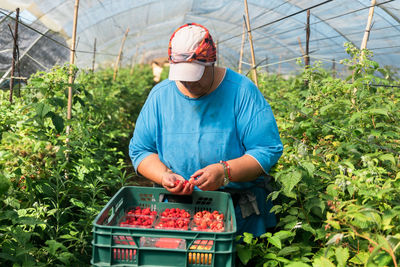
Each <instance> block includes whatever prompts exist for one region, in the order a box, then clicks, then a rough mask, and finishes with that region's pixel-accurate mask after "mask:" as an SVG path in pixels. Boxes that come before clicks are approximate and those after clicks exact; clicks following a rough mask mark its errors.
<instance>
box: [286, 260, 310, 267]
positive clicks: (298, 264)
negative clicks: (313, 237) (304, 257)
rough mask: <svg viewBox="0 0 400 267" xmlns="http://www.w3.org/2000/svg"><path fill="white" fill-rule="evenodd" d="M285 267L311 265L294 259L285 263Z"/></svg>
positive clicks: (307, 266)
mask: <svg viewBox="0 0 400 267" xmlns="http://www.w3.org/2000/svg"><path fill="white" fill-rule="evenodd" d="M285 267H311V266H310V265H308V264H307V263H304V262H299V261H295V262H291V263H289V264H288V265H285Z"/></svg>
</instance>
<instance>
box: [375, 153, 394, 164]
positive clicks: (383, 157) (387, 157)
mask: <svg viewBox="0 0 400 267" xmlns="http://www.w3.org/2000/svg"><path fill="white" fill-rule="evenodd" d="M379 159H380V160H381V161H385V160H387V161H389V162H390V163H392V165H393V166H396V160H395V158H394V156H393V155H392V154H384V155H381V156H379Z"/></svg>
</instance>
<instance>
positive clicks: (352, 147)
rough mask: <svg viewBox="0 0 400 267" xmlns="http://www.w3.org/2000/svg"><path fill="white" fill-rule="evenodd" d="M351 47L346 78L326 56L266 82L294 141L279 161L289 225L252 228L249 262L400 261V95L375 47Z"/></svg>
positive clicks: (282, 215)
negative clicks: (324, 64) (258, 231)
mask: <svg viewBox="0 0 400 267" xmlns="http://www.w3.org/2000/svg"><path fill="white" fill-rule="evenodd" d="M347 50H348V52H349V54H350V56H351V59H350V60H347V61H345V62H344V63H345V64H347V65H349V67H350V69H351V70H353V75H352V76H350V77H349V78H348V79H346V80H341V79H335V78H333V77H331V76H330V75H329V74H328V73H327V72H326V71H324V70H322V69H320V68H319V66H318V64H317V65H316V66H314V67H311V68H308V69H305V70H304V73H303V74H302V75H300V76H298V77H295V78H292V79H288V80H284V79H282V78H280V77H278V76H274V75H272V76H265V77H263V78H262V79H261V81H260V84H261V85H260V90H261V91H262V92H263V93H264V95H265V96H266V97H267V99H268V100H269V102H270V104H271V106H272V108H273V110H274V112H275V115H276V119H277V123H278V127H279V129H280V134H281V138H282V141H283V143H284V154H283V156H282V158H281V159H280V161H279V162H278V164H277V165H276V166H275V169H274V170H273V176H274V177H275V180H276V183H277V185H279V187H278V189H277V190H276V191H275V192H273V193H271V194H270V196H269V197H270V198H271V199H273V200H274V201H275V203H276V205H275V206H274V208H273V211H274V212H275V213H277V215H278V216H279V224H278V227H277V229H276V231H277V232H276V233H274V234H272V233H266V234H265V235H263V236H261V237H260V238H257V239H256V238H253V237H252V236H251V235H248V234H246V235H245V238H244V243H243V244H241V245H239V246H238V252H239V257H240V258H241V260H242V262H243V263H245V264H246V263H251V264H250V265H252V266H254V265H257V266H261V265H263V266H311V265H312V266H315V267H317V266H359V265H365V266H397V265H398V263H399V258H400V249H399V247H400V207H399V203H400V172H399V169H400V163H399V161H400V158H399V155H400V146H399V144H400V141H399V138H398V133H399V132H400V126H399V124H398V122H399V121H400V105H399V99H400V94H399V91H398V89H394V88H393V87H383V86H384V85H389V82H388V80H386V79H385V78H381V77H382V76H383V77H385V76H386V71H385V69H381V68H379V65H378V64H377V63H376V62H373V61H372V60H371V59H370V56H371V54H370V53H369V52H368V51H365V54H364V55H362V53H361V52H360V51H358V50H357V49H355V48H354V47H351V46H347ZM377 73H378V74H379V75H378V74H377ZM304 81H308V82H307V83H305V82H304ZM394 84H395V85H396V84H397V85H398V84H399V83H398V82H397V83H394ZM379 85H383V86H379Z"/></svg>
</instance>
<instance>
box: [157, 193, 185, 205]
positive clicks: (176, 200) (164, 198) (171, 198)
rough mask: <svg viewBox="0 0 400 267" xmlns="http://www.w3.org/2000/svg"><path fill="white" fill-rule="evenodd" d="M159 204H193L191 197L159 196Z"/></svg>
mask: <svg viewBox="0 0 400 267" xmlns="http://www.w3.org/2000/svg"><path fill="white" fill-rule="evenodd" d="M159 202H170V203H183V204H193V197H192V195H173V194H160V195H159Z"/></svg>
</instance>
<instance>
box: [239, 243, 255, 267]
mask: <svg viewBox="0 0 400 267" xmlns="http://www.w3.org/2000/svg"><path fill="white" fill-rule="evenodd" d="M236 250H237V254H238V257H239V259H240V261H241V262H242V263H243V264H244V265H246V264H247V263H248V262H249V260H250V259H251V256H252V250H250V249H248V248H246V247H244V246H243V245H237V246H236Z"/></svg>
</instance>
